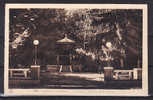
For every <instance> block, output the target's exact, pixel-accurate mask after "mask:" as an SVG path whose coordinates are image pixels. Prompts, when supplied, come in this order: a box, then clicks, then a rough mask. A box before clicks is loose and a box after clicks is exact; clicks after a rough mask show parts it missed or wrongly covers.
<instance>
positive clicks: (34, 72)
mask: <svg viewBox="0 0 153 100" xmlns="http://www.w3.org/2000/svg"><path fill="white" fill-rule="evenodd" d="M31 78H32V79H33V80H39V79H40V66H39V65H31Z"/></svg>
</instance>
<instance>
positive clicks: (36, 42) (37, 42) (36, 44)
mask: <svg viewBox="0 0 153 100" xmlns="http://www.w3.org/2000/svg"><path fill="white" fill-rule="evenodd" d="M33 44H34V46H35V60H34V61H35V65H37V46H38V45H39V41H38V40H34V41H33Z"/></svg>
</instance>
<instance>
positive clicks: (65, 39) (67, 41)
mask: <svg viewBox="0 0 153 100" xmlns="http://www.w3.org/2000/svg"><path fill="white" fill-rule="evenodd" d="M56 42H58V43H75V41H74V40H71V39H69V38H68V37H67V34H65V37H64V38H63V39H61V40H57V41H56Z"/></svg>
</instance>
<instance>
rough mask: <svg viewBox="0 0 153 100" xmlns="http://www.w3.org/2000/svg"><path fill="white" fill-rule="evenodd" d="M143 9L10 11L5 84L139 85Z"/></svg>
mask: <svg viewBox="0 0 153 100" xmlns="http://www.w3.org/2000/svg"><path fill="white" fill-rule="evenodd" d="M142 17H143V16H142V10H140V9H87V8H84V9H83V8H81V9H78V8H76V9H75V8H73V9H68V8H58V9H57V8H56V9H55V8H48V9H42V8H41V9H40V8H37V9H36V8H28V9H26V8H25V9H10V10H9V69H8V73H9V75H8V80H9V88H21V89H29V88H32V89H33V88H39V89H40V88H47V89H137V88H142V67H143V66H142V39H143V37H142Z"/></svg>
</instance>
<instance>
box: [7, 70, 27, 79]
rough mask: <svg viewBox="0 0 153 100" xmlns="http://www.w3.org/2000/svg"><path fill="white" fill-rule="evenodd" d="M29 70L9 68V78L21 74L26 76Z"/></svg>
mask: <svg viewBox="0 0 153 100" xmlns="http://www.w3.org/2000/svg"><path fill="white" fill-rule="evenodd" d="M29 71H30V69H29V68H24V69H23V68H20V69H9V73H10V78H12V77H13V76H23V77H24V78H27V77H28V72H29Z"/></svg>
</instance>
